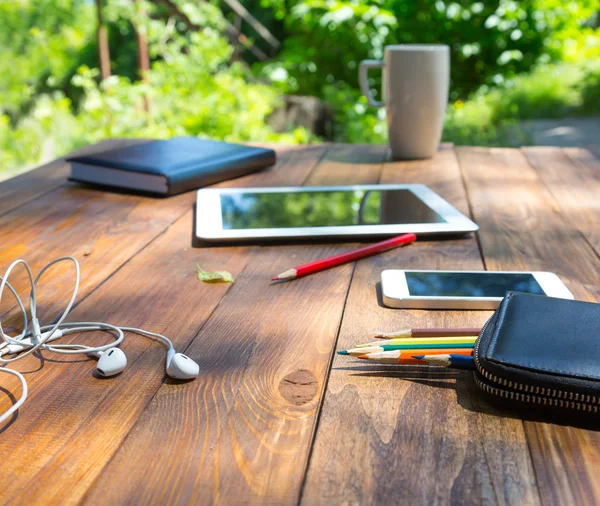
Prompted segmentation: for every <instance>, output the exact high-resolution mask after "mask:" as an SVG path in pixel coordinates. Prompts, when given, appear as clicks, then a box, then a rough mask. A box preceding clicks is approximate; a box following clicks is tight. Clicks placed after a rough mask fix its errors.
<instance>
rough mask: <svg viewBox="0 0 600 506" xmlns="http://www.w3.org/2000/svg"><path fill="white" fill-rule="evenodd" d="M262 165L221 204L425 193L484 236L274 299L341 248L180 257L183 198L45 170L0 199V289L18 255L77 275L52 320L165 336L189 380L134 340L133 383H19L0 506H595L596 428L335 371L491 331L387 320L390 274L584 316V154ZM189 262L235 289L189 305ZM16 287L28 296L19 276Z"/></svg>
mask: <svg viewBox="0 0 600 506" xmlns="http://www.w3.org/2000/svg"><path fill="white" fill-rule="evenodd" d="M122 142H123V141H121V143H122ZM129 142H131V141H129ZM118 144H119V142H118V141H112V142H105V143H103V144H101V145H99V146H96V147H92V148H89V149H88V150H90V149H92V150H93V149H95V150H101V149H106V148H109V147H112V146H114V145H118ZM277 151H278V157H279V162H278V164H277V166H276V167H274V168H273V169H272V170H270V171H266V172H263V173H259V174H256V175H252V176H249V177H245V178H243V179H240V180H236V181H233V182H229V183H226V185H224V186H241V185H243V186H277V185H301V184H303V185H323V184H350V183H377V182H380V183H425V184H427V185H429V186H430V187H431V188H433V189H434V190H435V191H436V192H438V193H439V194H441V195H442V196H443V197H445V198H446V199H448V200H449V201H450V202H451V203H452V204H454V205H455V206H456V207H457V208H459V209H460V210H461V211H462V212H464V213H466V214H468V215H471V217H472V218H473V219H474V220H475V221H476V222H477V223H478V224H479V225H480V227H481V231H480V233H479V234H478V236H477V238H476V237H474V236H473V237H470V238H469V237H468V238H463V239H450V240H436V241H427V240H423V241H420V242H418V243H416V244H414V245H411V246H409V247H406V248H402V249H398V250H394V251H391V252H387V253H384V254H381V255H379V256H376V257H372V258H370V259H366V260H362V261H360V262H358V263H356V264H349V265H345V266H342V267H339V268H336V269H332V270H329V271H326V272H322V273H320V274H318V275H314V276H309V277H306V278H303V279H300V280H296V281H294V282H290V283H284V284H275V285H272V284H270V282H269V278H270V277H271V276H272V275H274V274H276V273H279V272H281V271H283V270H285V269H287V268H289V267H291V266H293V265H297V264H300V263H304V262H308V261H310V260H314V259H318V258H321V257H325V256H328V255H332V254H335V253H339V252H342V251H345V250H348V249H349V248H351V247H352V245H349V244H319V245H307V244H304V245H300V246H298V245H272V246H237V247H214V248H194V247H192V235H193V234H192V216H193V210H192V206H193V202H194V198H195V192H190V193H187V194H184V195H180V196H177V197H173V198H169V199H151V198H143V197H137V196H131V195H125V194H118V193H103V192H101V191H97V190H94V189H91V188H85V187H80V186H77V185H74V184H70V183H68V182H66V181H65V177H66V175H67V174H68V166H67V165H66V164H65V163H64V162H63V161H60V160H59V161H57V162H54V163H51V164H49V165H47V166H45V167H42V168H39V169H37V170H35V171H33V172H30V173H28V174H25V175H23V176H20V177H18V178H15V179H12V180H9V181H6V182H4V183H3V184H1V185H0V214H1V216H0V220H1V228H0V231H1V232H0V234H1V238H0V243H1V244H2V248H1V253H0V256H1V258H0V260H1V261H0V267H1V268H2V271H3V270H4V269H5V268H6V267H7V266H8V264H9V263H10V262H11V261H12V260H14V259H16V258H20V257H23V258H26V259H27V260H28V261H30V262H31V263H32V264H33V267H34V269H36V270H37V269H39V268H40V267H41V266H42V265H43V264H45V263H46V262H48V261H50V260H51V259H53V258H55V257H58V256H61V255H74V256H75V257H77V258H78V259H79V261H80V262H81V266H82V284H81V291H80V295H79V298H78V303H77V306H76V307H75V309H74V310H73V312H72V313H71V315H70V316H69V319H70V320H71V321H76V320H92V321H105V322H109V323H113V324H120V325H128V326H136V327H142V328H145V329H149V330H153V331H155V332H160V333H164V334H166V335H168V336H170V337H171V338H172V339H173V341H174V343H175V346H176V348H177V349H178V350H179V351H185V353H187V354H188V355H190V356H191V357H192V358H194V359H195V360H197V361H198V362H199V364H200V368H201V375H200V377H199V378H198V379H197V380H196V381H194V382H190V383H180V382H175V381H172V380H169V379H165V374H164V362H165V350H164V348H163V347H162V346H161V345H160V344H158V343H155V342H152V341H150V340H148V339H145V338H142V337H139V336H135V335H128V336H127V338H126V340H125V342H124V344H123V349H124V350H125V351H126V353H127V356H128V360H129V366H128V368H127V369H126V371H125V372H124V373H123V374H122V375H121V376H119V377H116V378H112V379H105V380H101V379H98V378H97V377H95V376H94V375H93V371H94V369H95V362H93V361H90V360H82V359H80V358H77V359H68V360H65V359H63V358H62V357H58V358H57V357H56V356H55V355H51V354H48V353H44V359H43V360H40V359H39V358H33V357H32V358H31V359H27V360H23V361H21V362H18V364H17V365H16V366H15V367H16V369H18V370H20V371H24V372H26V373H27V374H26V376H27V380H28V382H29V388H30V397H29V399H28V400H27V403H26V404H25V406H24V407H23V408H22V409H21V410H20V411H19V413H18V416H17V417H15V418H13V419H12V420H11V421H10V422H9V423H7V424H6V423H5V425H4V427H2V428H0V459H1V462H2V463H3V472H2V473H1V474H0V497H1V502H2V503H10V504H15V505H20V504H28V505H29V504H75V503H84V504H111V505H112V504H159V505H172V504H201V505H207V504H226V505H230V504H234V505H235V504H282V505H288V504H289V505H292V504H298V503H300V504H302V505H306V506H311V505H320V504H323V505H336V504H348V505H355V504H361V505H370V504H449V503H453V504H460V505H463V504H471V503H473V504H500V505H511V504H519V505H521V504H548V505H550V504H577V505H582V504H595V503H598V502H600V481H599V480H598V471H599V470H600V433H599V432H597V431H596V430H594V429H595V428H596V427H595V426H591V427H587V428H582V427H573V426H570V425H568V424H562V423H558V422H556V421H553V422H552V423H548V422H542V421H533V420H523V419H522V418H521V417H520V416H519V415H518V414H515V413H511V412H508V411H504V410H502V409H500V408H499V407H496V406H494V405H492V404H489V403H488V402H487V400H486V399H485V398H484V397H482V396H481V395H480V393H479V392H478V391H477V387H476V386H475V385H474V383H473V381H472V380H471V377H470V375H469V373H466V372H464V373H463V372H455V371H448V370H442V369H436V368H427V367H407V368H400V367H396V368H394V367H376V366H370V365H363V364H362V363H360V364H357V363H356V361H353V360H351V359H349V358H348V357H342V356H337V355H335V354H334V352H335V351H336V350H337V349H343V348H347V347H350V346H351V345H352V344H353V343H357V342H361V341H365V340H368V338H369V335H370V333H371V332H372V331H374V330H375V329H387V330H391V329H395V328H398V327H410V326H428V325H430V326H443V325H447V326H476V325H480V324H482V323H483V322H484V321H485V320H486V319H487V317H488V316H489V314H490V313H489V312H487V311H486V312H477V311H472V312H459V311H416V310H411V311H403V310H392V309H386V308H384V307H382V306H381V304H380V302H379V300H378V294H377V291H376V283H377V281H378V280H379V275H380V272H381V271H382V270H383V269H387V268H417V269H483V268H487V269H490V270H499V269H503V270H504V269H506V270H511V269H514V270H550V271H554V272H556V273H558V274H559V275H560V276H561V278H562V279H563V280H564V281H565V283H566V284H567V285H568V287H569V288H570V289H571V291H572V292H573V293H574V294H575V296H576V298H578V299H582V300H600V261H599V255H600V207H599V195H600V162H599V161H598V160H597V159H595V158H594V157H593V156H591V155H590V154H589V153H588V152H586V151H585V150H582V149H558V148H546V147H544V148H541V147H540V148H536V147H532V148H524V149H521V150H519V149H487V148H468V147H464V148H452V147H451V146H443V147H442V148H441V150H440V152H439V153H438V154H437V155H436V157H435V158H434V159H432V160H425V161H412V162H389V161H387V154H386V149H385V148H384V147H381V146H366V145H362V146H360V145H326V146H325V145H315V146H308V147H286V146H279V147H277ZM196 264H199V265H200V266H202V267H203V268H205V269H209V270H212V269H225V270H228V271H230V272H231V273H232V274H233V276H234V277H235V278H236V282H235V284H233V285H231V286H230V285H207V284H203V283H201V282H200V281H198V280H197V279H196V274H195V269H196V267H195V266H196ZM55 274H56V277H54V278H53V279H51V280H47V281H46V282H44V284H43V285H42V287H41V290H42V293H41V299H42V301H41V306H42V317H43V315H49V316H48V318H52V315H55V314H56V312H58V311H59V310H60V308H61V307H63V305H64V303H65V300H66V297H67V296H68V293H69V290H70V289H71V288H70V287H71V285H70V283H71V279H72V278H71V277H70V276H72V274H71V273H70V272H69V271H68V268H67V267H66V266H65V268H64V269H62V268H57V269H56V271H55ZM61 276H64V278H61ZM63 279H64V281H63ZM15 284H16V285H17V287H18V288H20V289H22V290H24V288H25V280H24V276H21V277H17V278H15ZM2 304H3V306H2V307H3V309H4V310H6V309H8V308H9V307H10V302H9V301H8V299H6V300H5V301H3V303H2ZM77 338H78V339H79V341H81V339H82V336H77ZM84 338H85V339H88V340H89V342H91V341H94V342H106V336H102V335H98V336H97V337H93V336H89V335H87V336H84ZM1 381H2V391H3V393H4V395H3V396H2V398H1V399H0V409H2V410H4V409H5V408H6V407H7V406H8V405H9V399H8V397H9V396H11V395H14V396H17V397H18V395H19V387H18V383H17V380H16V379H14V381H13V378H12V377H9V376H8V375H2V377H1Z"/></svg>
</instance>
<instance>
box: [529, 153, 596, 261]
mask: <svg viewBox="0 0 600 506" xmlns="http://www.w3.org/2000/svg"><path fill="white" fill-rule="evenodd" d="M523 151H524V153H525V156H526V157H527V160H528V161H529V163H530V164H531V165H532V166H533V168H534V169H535V170H536V171H537V173H538V174H539V176H540V177H541V179H542V181H543V182H544V183H545V184H546V186H547V187H548V189H549V190H550V193H552V195H553V196H554V199H555V200H556V202H557V203H558V205H559V207H560V208H561V211H562V213H563V215H564V216H565V218H566V219H567V220H568V221H569V223H570V225H571V226H572V227H577V228H578V229H579V230H580V231H581V233H582V234H583V235H584V236H585V238H586V239H587V240H588V241H589V242H590V244H591V245H592V247H593V248H594V250H595V251H596V254H598V255H600V198H599V196H600V160H598V159H597V158H596V157H595V156H594V155H593V154H592V153H590V152H589V151H588V150H587V149H583V148H563V149H561V148H553V147H537V146H536V147H526V148H523Z"/></svg>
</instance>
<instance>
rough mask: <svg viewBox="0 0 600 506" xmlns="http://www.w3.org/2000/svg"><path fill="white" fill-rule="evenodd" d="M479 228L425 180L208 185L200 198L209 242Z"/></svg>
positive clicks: (203, 233)
mask: <svg viewBox="0 0 600 506" xmlns="http://www.w3.org/2000/svg"><path fill="white" fill-rule="evenodd" d="M477 228H478V227H477V225H476V224H475V223H473V222H472V221H471V220H470V219H469V218H467V217H466V216H465V215H463V214H462V213H461V212H460V211H458V210H457V209H456V208H454V207H452V206H451V205H450V204H449V203H448V202H446V201H445V200H444V199H443V198H442V197H440V196H439V195H438V194H437V193H435V192H433V191H432V190H431V189H429V188H428V187H427V186H424V185H422V184H411V185H360V186H321V187H316V186H315V187H297V186H294V187H282V188H207V189H202V190H199V191H198V198H197V202H196V236H197V237H198V238H199V239H202V240H206V241H210V240H228V241H243V240H249V239H289V238H293V237H327V238H329V237H366V236H378V235H379V236H385V235H400V234H403V233H407V232H413V233H415V234H444V233H446V234H449V233H453V234H457V233H461V234H464V233H467V232H473V231H475V230H477Z"/></svg>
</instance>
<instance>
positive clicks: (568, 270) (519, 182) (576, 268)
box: [457, 148, 600, 504]
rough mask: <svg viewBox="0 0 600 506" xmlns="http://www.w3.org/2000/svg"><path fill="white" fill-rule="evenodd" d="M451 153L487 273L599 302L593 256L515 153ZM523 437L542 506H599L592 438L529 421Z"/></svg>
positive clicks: (599, 456)
mask: <svg viewBox="0 0 600 506" xmlns="http://www.w3.org/2000/svg"><path fill="white" fill-rule="evenodd" d="M457 151H458V156H459V161H460V165H461V168H462V172H463V175H464V178H465V182H466V185H467V188H468V192H469V198H470V202H471V206H472V209H473V214H474V216H475V219H476V221H477V222H478V223H479V225H480V226H481V231H480V234H479V237H480V242H481V248H482V251H483V255H484V258H485V262H486V265H487V266H488V268H490V269H506V270H549V271H553V272H555V273H557V274H558V275H559V276H560V277H561V279H563V280H564V281H565V283H566V284H567V286H568V287H569V288H570V289H571V291H572V292H573V294H574V295H575V297H576V298H577V299H583V300H594V299H595V300H600V298H599V295H600V292H599V287H600V268H599V264H600V262H599V260H598V257H597V256H596V255H595V253H594V251H593V249H592V247H591V246H590V244H589V243H588V242H587V241H586V240H585V239H584V238H583V237H582V235H581V234H580V232H579V231H578V230H577V229H576V228H575V227H576V225H575V224H574V223H573V221H572V220H570V219H569V218H568V217H567V216H565V215H564V214H563V213H562V212H561V208H560V206H559V204H558V203H557V201H556V200H555V199H554V198H553V196H552V194H551V193H550V191H549V190H548V189H547V188H546V187H545V186H544V184H543V182H542V181H541V180H540V177H539V176H538V174H537V173H536V171H535V170H534V169H533V168H532V167H531V166H530V165H529V164H528V163H527V160H526V158H525V157H524V155H523V154H522V152H520V151H518V150H513V149H486V148H458V150H457ZM565 191H568V190H565ZM570 198H571V196H569V199H570ZM585 198H587V197H584V199H585ZM567 203H568V201H567ZM525 431H526V436H527V441H528V443H529V447H530V451H531V457H532V460H533V464H534V468H535V474H536V477H537V482H538V486H539V489H540V493H541V498H542V502H543V503H544V504H597V503H598V502H600V483H599V482H598V480H597V472H598V465H599V463H600V433H598V432H597V431H596V430H585V429H583V428H575V427H569V426H567V425H558V424H553V423H541V422H533V421H527V422H525Z"/></svg>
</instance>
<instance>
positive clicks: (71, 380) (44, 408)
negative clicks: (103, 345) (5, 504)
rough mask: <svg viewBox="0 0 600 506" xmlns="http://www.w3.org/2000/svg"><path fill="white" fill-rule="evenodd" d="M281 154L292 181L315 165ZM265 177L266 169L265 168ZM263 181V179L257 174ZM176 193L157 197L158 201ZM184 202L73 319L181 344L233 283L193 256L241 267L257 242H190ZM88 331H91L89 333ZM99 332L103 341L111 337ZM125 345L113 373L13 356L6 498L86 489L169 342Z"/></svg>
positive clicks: (235, 269)
mask: <svg viewBox="0 0 600 506" xmlns="http://www.w3.org/2000/svg"><path fill="white" fill-rule="evenodd" d="M282 151H287V150H282ZM280 160H281V162H280V163H279V164H278V165H277V166H276V167H275V168H274V169H272V170H270V171H268V173H269V174H272V175H273V176H275V179H277V177H276V176H277V174H278V172H279V170H284V169H285V172H286V174H287V178H288V181H292V182H293V181H297V182H301V181H302V180H303V179H304V178H305V177H306V175H307V174H308V173H309V172H310V171H311V169H312V168H313V166H314V163H316V161H315V162H314V163H313V166H311V165H310V164H307V163H306V159H305V158H304V157H303V156H300V157H299V159H298V162H297V163H296V164H292V163H289V162H290V160H289V158H288V156H287V154H285V153H284V155H283V156H281V158H280ZM265 174H266V173H265ZM259 177H261V178H263V173H261V175H260V176H259ZM247 182H250V180H247ZM267 182H268V180H265V179H263V180H262V182H261V184H266V183H267ZM193 197H194V195H193V194H188V195H186V196H182V198H186V199H188V200H189V199H190V198H192V199H193ZM105 198H112V197H111V196H110V195H107V196H105ZM128 198H130V199H138V197H133V196H129V197H128ZM170 200H172V199H168V200H158V201H157V200H155V201H153V202H155V206H156V207H157V208H158V207H160V205H162V206H163V207H164V206H167V204H168V201H170ZM156 202H158V203H159V204H156ZM187 207H188V212H187V213H186V215H185V217H184V218H183V219H180V220H178V221H177V222H176V223H175V225H173V227H171V228H169V230H168V231H167V232H166V233H165V234H163V235H161V236H160V237H159V238H158V239H157V240H156V241H154V242H153V243H152V244H150V245H149V246H148V247H147V248H145V249H144V250H143V251H142V252H141V253H140V254H139V255H137V256H135V257H134V258H133V259H132V260H131V261H129V262H128V263H127V264H126V265H125V266H124V267H122V268H121V269H120V270H119V271H118V272H117V273H116V274H115V275H114V276H113V277H111V278H110V279H109V280H108V281H106V282H105V283H104V284H102V285H101V286H100V288H97V289H96V290H95V291H94V292H93V294H92V295H91V296H90V297H89V298H88V299H86V300H84V301H83V302H82V303H81V304H79V305H78V306H77V308H76V309H75V310H74V311H73V313H72V314H71V315H70V317H69V320H70V321H77V320H84V321H86V320H87V321H97V320H99V321H108V322H113V323H117V324H121V325H125V324H126V325H131V326H139V327H141V328H146V329H152V330H154V331H158V332H164V333H166V334H168V335H169V337H171V338H172V339H173V341H174V343H175V345H176V346H177V347H178V348H179V349H180V350H181V349H185V347H186V346H187V345H188V344H189V343H190V342H191V340H192V339H193V338H194V336H195V335H196V333H197V332H198V330H199V329H200V327H201V326H202V325H203V324H204V322H205V321H206V319H207V318H208V317H209V315H210V314H211V313H212V311H213V310H214V308H215V307H216V306H217V305H218V304H219V302H220V301H221V299H222V297H223V295H224V294H225V291H226V290H227V286H215V285H205V284H203V283H200V282H199V281H198V280H197V279H196V276H195V264H196V263H199V264H201V265H202V266H203V267H205V268H207V269H217V268H224V269H227V270H230V271H231V272H232V273H233V275H234V276H237V274H238V273H239V272H241V270H242V269H243V268H244V266H245V263H246V260H247V257H248V254H249V252H250V251H251V248H250V247H236V248H203V249H200V250H197V249H192V248H190V238H191V235H192V210H191V209H190V208H191V205H188V206H187ZM155 211H158V209H156V210H155ZM134 223H135V222H134ZM166 227H167V225H166V224H165V226H164V228H166ZM57 284H58V283H57ZM60 293H62V292H61V289H59V288H57V287H55V289H54V291H51V290H49V291H48V297H49V299H50V300H52V301H53V300H55V297H56V295H57V294H60ZM191 294H193V297H192V296H191ZM63 303H64V302H63ZM81 339H82V337H81V336H76V337H73V338H72V339H71V340H81ZM84 339H86V342H91V341H90V339H92V342H93V340H94V338H93V337H91V336H85V337H84ZM98 339H100V337H96V338H95V340H96V341H97V340H98ZM103 339H104V341H103V342H106V337H104V338H103ZM67 341H68V340H67ZM123 348H124V349H125V350H126V352H127V354H128V361H129V367H128V369H127V370H126V371H125V372H124V373H123V375H122V376H120V377H119V378H113V379H109V380H101V379H100V380H99V379H98V378H96V377H94V376H93V374H92V372H93V370H94V368H95V366H94V362H90V361H88V360H85V361H83V362H80V361H76V359H75V361H74V360H73V359H67V360H63V359H60V358H59V362H58V363H56V362H52V361H51V359H52V360H54V359H56V357H55V356H52V355H50V356H47V357H46V360H45V361H43V362H42V363H39V361H37V360H36V359H35V357H31V359H26V360H23V361H20V362H18V363H16V364H15V368H16V369H18V370H21V371H30V372H31V373H32V374H27V379H28V382H29V388H30V397H29V399H28V402H27V405H26V406H25V407H24V408H23V409H22V410H20V413H19V416H18V417H17V418H16V420H15V421H14V422H13V423H9V425H8V426H5V427H4V430H3V433H2V435H3V437H5V438H9V439H11V440H13V438H14V441H16V443H15V444H14V445H11V446H4V447H0V456H4V457H5V458H6V459H7V460H11V456H14V455H18V456H19V462H18V463H17V464H15V466H14V468H13V471H12V473H11V474H10V475H9V474H6V475H4V476H3V477H0V490H2V496H1V497H2V498H3V500H4V501H8V500H9V499H10V500H11V501H12V502H13V503H14V504H20V503H23V502H27V503H28V504H35V503H39V504H47V503H48V502H49V501H50V502H53V501H55V502H57V503H76V502H78V501H79V500H80V499H81V498H82V497H83V495H84V494H85V493H86V491H87V489H88V487H89V486H90V485H91V483H92V482H93V480H94V479H95V477H96V476H97V475H98V474H99V473H100V471H101V469H102V467H103V465H104V464H105V463H106V462H107V460H108V459H109V458H110V455H111V454H112V453H114V451H116V449H117V448H118V446H119V444H120V443H121V442H122V441H123V439H124V438H125V436H126V435H127V433H128V432H129V430H130V429H131V427H132V425H133V423H134V422H135V421H136V419H137V417H138V416H139V414H140V412H141V411H142V410H143V409H144V407H145V405H146V404H147V403H148V402H149V400H150V399H151V397H152V395H154V393H155V392H156V390H157V389H158V388H159V387H160V385H161V384H162V382H163V378H164V376H163V374H164V360H165V351H164V348H163V347H162V346H161V345H160V344H154V345H152V346H151V343H150V342H149V341H148V340H147V339H144V338H142V337H139V338H138V337H131V338H129V339H127V341H126V344H125V345H124V347H123ZM142 356H143V358H142V359H140V357H142ZM138 359H139V360H138ZM180 387H183V385H180ZM176 388H177V387H176ZM5 403H6V399H2V404H1V405H0V409H5V408H6V406H5ZM57 476H60V480H58V478H57ZM21 494H22V495H21Z"/></svg>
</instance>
